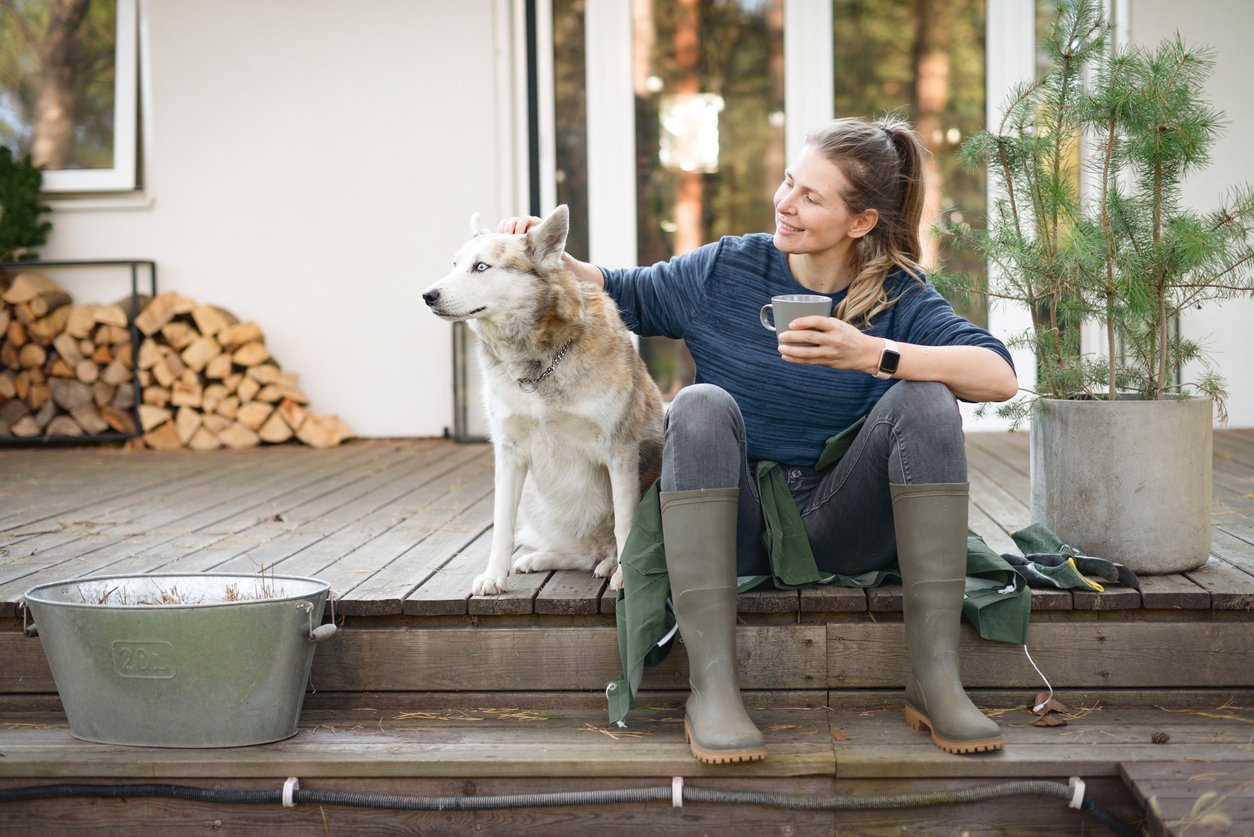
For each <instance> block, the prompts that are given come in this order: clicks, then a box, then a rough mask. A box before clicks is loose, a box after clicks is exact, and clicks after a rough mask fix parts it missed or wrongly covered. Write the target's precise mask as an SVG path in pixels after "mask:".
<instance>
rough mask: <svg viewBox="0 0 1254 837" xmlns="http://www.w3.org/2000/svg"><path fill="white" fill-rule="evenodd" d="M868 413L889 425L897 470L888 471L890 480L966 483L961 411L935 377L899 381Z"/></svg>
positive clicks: (965, 458)
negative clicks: (890, 426) (894, 443)
mask: <svg viewBox="0 0 1254 837" xmlns="http://www.w3.org/2000/svg"><path fill="white" fill-rule="evenodd" d="M873 413H880V414H881V416H882V417H883V419H884V420H887V421H889V422H890V423H891V424H892V425H893V431H894V432H893V435H894V436H895V437H896V441H897V446H896V447H897V451H896V454H897V457H898V462H897V463H895V464H896V465H897V466H898V467H899V468H900V469H901V470H900V473H899V474H892V478H893V481H895V482H896V481H900V482H912V483H941V482H966V480H967V454H966V439H965V436H964V435H963V432H962V413H961V412H960V411H959V409H958V402H957V399H955V398H954V394H953V393H952V392H950V390H949V387H947V386H945V385H944V384H942V383H938V382H936V381H900V382H898V383H897V384H894V385H893V386H892V387H891V388H890V389H889V390H888V392H887V393H885V394H884V397H883V398H882V399H881V400H880V403H879V404H877V405H876V408H875V410H874V411H873ZM890 470H891V471H897V468H892V469H890Z"/></svg>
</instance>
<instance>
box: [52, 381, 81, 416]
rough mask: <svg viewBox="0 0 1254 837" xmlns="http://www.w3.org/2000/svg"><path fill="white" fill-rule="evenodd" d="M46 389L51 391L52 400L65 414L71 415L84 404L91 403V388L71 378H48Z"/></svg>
mask: <svg viewBox="0 0 1254 837" xmlns="http://www.w3.org/2000/svg"><path fill="white" fill-rule="evenodd" d="M48 389H50V390H51V391H52V400H53V401H55V402H56V405H57V406H58V407H60V408H61V409H62V410H65V411H66V412H67V413H72V412H74V411H75V410H76V409H78V408H79V407H81V406H83V405H84V404H91V403H92V394H91V387H90V386H88V385H87V384H85V383H83V382H82V381H76V380H74V379H72V378H50V379H49V380H48Z"/></svg>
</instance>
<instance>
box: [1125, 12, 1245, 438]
mask: <svg viewBox="0 0 1254 837" xmlns="http://www.w3.org/2000/svg"><path fill="white" fill-rule="evenodd" d="M1177 32H1179V34H1180V36H1181V38H1182V40H1183V41H1184V43H1185V44H1186V45H1188V46H1195V47H1196V46H1209V47H1210V48H1211V49H1213V51H1214V55H1213V57H1214V59H1215V69H1214V74H1213V75H1212V76H1211V80H1210V84H1209V86H1208V94H1209V98H1210V100H1211V102H1212V103H1213V104H1215V105H1217V106H1218V107H1219V108H1220V109H1222V110H1223V111H1224V112H1225V113H1226V115H1227V125H1226V127H1225V129H1224V131H1223V134H1222V136H1221V137H1220V139H1219V141H1218V142H1217V143H1216V146H1215V153H1214V157H1213V162H1212V163H1211V165H1210V166H1209V167H1207V168H1206V169H1205V170H1204V171H1200V172H1197V173H1195V174H1194V175H1193V176H1192V177H1191V178H1190V180H1189V181H1188V183H1187V187H1186V189H1185V200H1186V201H1187V202H1188V203H1190V204H1191V205H1193V206H1194V207H1195V208H1196V209H1198V210H1201V211H1206V210H1210V209H1213V208H1214V207H1215V206H1216V205H1217V203H1218V200H1219V196H1220V195H1223V194H1224V193H1226V192H1227V191H1228V190H1229V189H1230V188H1231V187H1232V186H1233V184H1236V183H1245V184H1250V185H1254V155H1251V154H1250V152H1249V145H1250V137H1251V136H1254V107H1251V104H1250V102H1251V101H1252V100H1251V98H1250V80H1251V79H1254V54H1252V53H1251V51H1250V46H1249V35H1250V33H1251V32H1254V3H1249V2H1246V0H1204V2H1200V3H1189V4H1180V3H1178V2H1170V1H1169V0H1134V2H1133V3H1132V7H1131V9H1130V14H1129V31H1128V34H1129V39H1130V40H1131V42H1133V43H1136V44H1142V45H1147V46H1150V45H1154V44H1157V43H1158V42H1160V41H1162V40H1163V39H1167V38H1174V37H1175V36H1176V33H1177ZM1181 332H1182V333H1183V334H1184V335H1185V336H1186V337H1190V338H1193V339H1195V340H1199V341H1201V342H1202V343H1203V345H1205V346H1206V347H1207V348H1208V350H1209V351H1210V353H1211V356H1212V359H1213V361H1214V362H1215V365H1216V366H1217V368H1218V369H1219V370H1220V372H1221V373H1222V374H1223V376H1224V377H1225V378H1226V379H1227V381H1228V391H1229V393H1230V395H1229V398H1228V411H1229V420H1228V426H1229V427H1254V299H1249V298H1246V299H1240V300H1228V301H1226V302H1223V303H1222V304H1212V305H1210V306H1208V307H1206V308H1205V309H1203V310H1201V311H1190V312H1188V313H1187V314H1186V315H1185V316H1183V317H1182V318H1181ZM1190 375H1191V370H1189V369H1186V370H1185V375H1184V377H1185V378H1186V379H1189V378H1190Z"/></svg>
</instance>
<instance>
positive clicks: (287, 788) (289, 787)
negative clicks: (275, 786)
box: [283, 776, 300, 808]
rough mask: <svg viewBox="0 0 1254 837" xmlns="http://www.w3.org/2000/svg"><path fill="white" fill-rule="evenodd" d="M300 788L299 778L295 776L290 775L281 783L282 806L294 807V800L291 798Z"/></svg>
mask: <svg viewBox="0 0 1254 837" xmlns="http://www.w3.org/2000/svg"><path fill="white" fill-rule="evenodd" d="M298 790H300V779H297V778H296V777H295V776H292V777H290V778H289V779H288V780H287V781H286V782H284V783H283V807H284V808H295V807H296V800H295V799H294V798H293V797H294V796H295V794H296V791H298Z"/></svg>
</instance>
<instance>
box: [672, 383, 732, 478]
mask: <svg viewBox="0 0 1254 837" xmlns="http://www.w3.org/2000/svg"><path fill="white" fill-rule="evenodd" d="M744 455H745V423H744V419H743V418H742V417H741V415H740V407H739V406H738V405H737V404H736V401H735V399H733V398H732V397H731V395H729V394H728V393H727V391H726V390H724V389H722V388H721V387H716V386H714V385H712V384H693V385H691V386H687V387H684V388H683V389H681V390H680V391H679V394H678V395H676V396H675V399H674V400H673V401H672V402H671V406H670V409H669V410H667V413H666V445H665V447H664V448H663V451H662V490H663V491H684V490H689V489H693V488H721V487H732V486H736V485H738V484H739V482H740V472H741V471H742V470H743V468H744Z"/></svg>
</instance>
